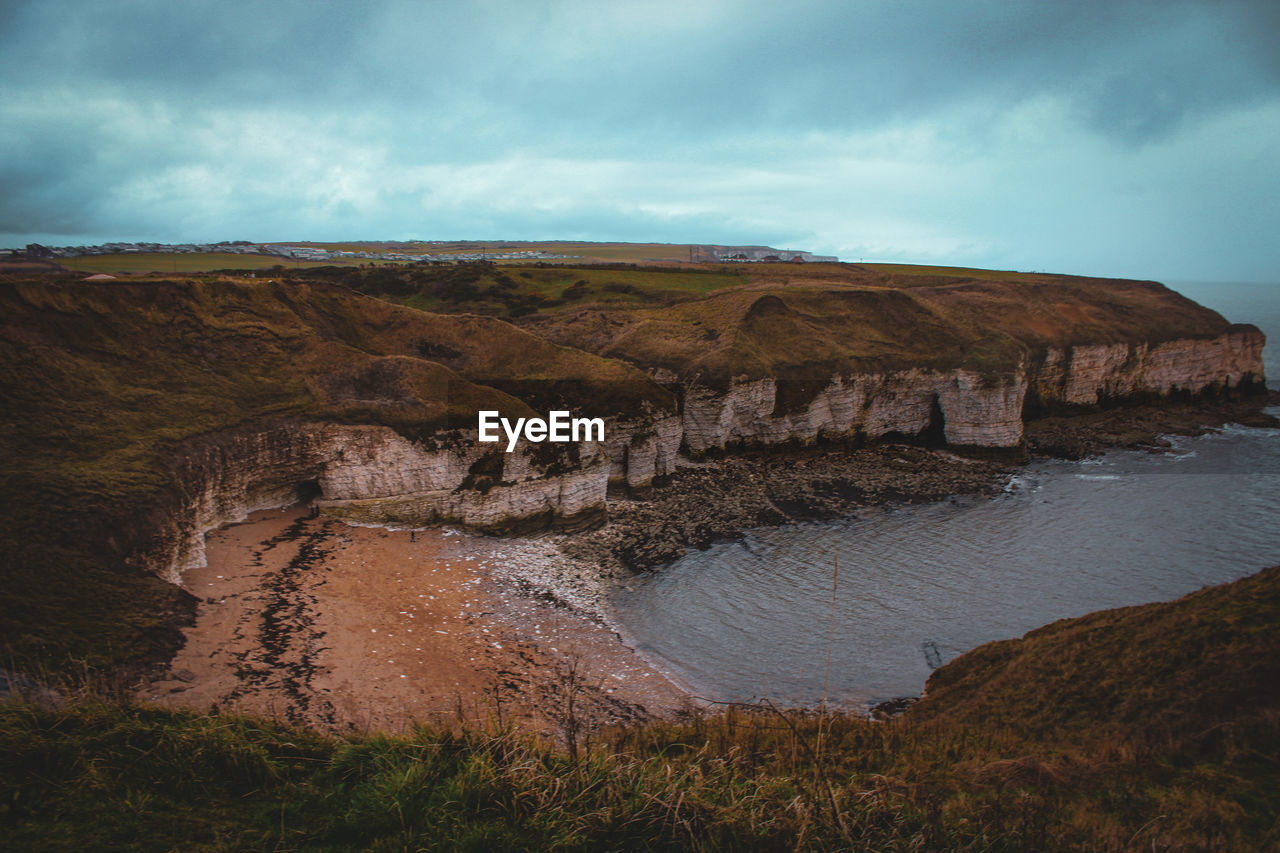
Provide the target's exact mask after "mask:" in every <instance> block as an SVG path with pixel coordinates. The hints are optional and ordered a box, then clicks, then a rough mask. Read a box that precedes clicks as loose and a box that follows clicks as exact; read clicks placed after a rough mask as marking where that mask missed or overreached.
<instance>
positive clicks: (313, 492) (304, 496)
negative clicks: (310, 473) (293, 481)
mask: <svg viewBox="0 0 1280 853" xmlns="http://www.w3.org/2000/svg"><path fill="white" fill-rule="evenodd" d="M295 488H296V494H297V497H298V499H297V503H300V504H309V503H312V502H313V501H315V500H316V499H317V498H322V497H324V490H323V489H321V488H320V481H319V480H303V481H302V482H300V483H298V485H297V486H296V487H295Z"/></svg>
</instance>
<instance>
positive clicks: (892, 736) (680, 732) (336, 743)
mask: <svg viewBox="0 0 1280 853" xmlns="http://www.w3.org/2000/svg"><path fill="white" fill-rule="evenodd" d="M1277 619H1280V569H1271V570H1269V571H1266V572H1263V573H1261V574H1259V575H1256V576H1254V577H1251V578H1246V579H1245V580H1242V581H1239V582H1237V583H1234V584H1229V585H1226V586H1223V587H1218V588H1213V589H1210V590H1206V591H1203V592H1200V593H1196V594H1194V595H1191V596H1188V597H1186V598H1184V599H1181V600H1179V601H1177V602H1173V603H1171V604H1154V605H1147V606H1144V607H1137V608H1126V609H1123V610H1117V611H1106V612H1101V613H1096V614H1093V615H1091V616H1087V617H1084V618H1083V619H1076V620H1068V621H1064V622H1060V623H1057V624H1055V625H1052V626H1049V627H1047V628H1043V629H1041V630H1039V631H1035V632H1033V633H1032V634H1029V635H1028V636H1027V637H1026V638H1024V639H1022V640H1016V641H1011V642H1007V643H997V644H992V645H990V646H984V647H982V648H980V649H978V650H976V651H974V652H971V653H969V654H968V655H963V656H961V657H960V658H958V659H956V660H955V661H953V662H952V663H950V664H949V665H948V666H947V667H945V668H943V669H942V670H940V671H939V672H938V673H937V674H936V675H935V678H934V680H933V682H932V683H931V686H930V696H929V698H928V699H926V700H925V701H923V702H921V703H920V704H918V705H917V706H915V707H914V708H912V709H911V710H910V711H908V713H907V714H906V715H904V716H903V717H900V718H898V719H896V720H893V721H890V722H888V723H872V722H869V721H866V720H862V719H858V718H849V717H837V718H835V719H827V720H825V721H822V720H820V719H819V718H818V717H816V716H813V715H809V716H803V715H799V714H789V715H785V716H784V715H782V714H778V713H774V712H770V711H769V710H767V709H758V710H756V711H749V710H743V709H733V710H730V711H728V712H726V713H719V714H714V715H711V716H706V717H699V718H695V719H692V720H690V721H688V722H685V723H681V724H674V725H673V724H650V725H647V726H643V727H638V728H631V729H626V730H621V731H616V732H612V733H602V734H600V735H597V738H596V746H595V748H594V749H592V750H590V751H589V752H588V753H587V754H585V755H583V756H581V757H580V758H579V760H578V761H576V762H575V761H573V760H571V759H570V758H569V757H568V756H566V755H565V754H564V753H563V752H560V751H557V750H555V749H554V748H552V747H551V746H550V745H549V744H545V743H543V744H539V743H536V742H532V741H529V740H526V739H523V738H520V737H517V736H514V735H512V734H510V733H504V732H496V733H495V732H492V731H489V732H487V733H486V732H482V731H479V730H474V729H473V730H471V731H464V732H462V733H461V734H459V733H456V732H455V733H448V732H443V731H440V730H433V729H423V730H421V731H419V732H417V733H416V734H415V735H413V736H411V737H406V738H393V737H385V736H380V735H375V736H364V737H352V738H348V739H330V738H324V737H320V736H317V735H315V734H313V733H308V732H305V731H298V730H293V729H288V728H283V727H279V726H277V725H274V724H271V723H266V722H261V721H254V720H246V719H237V718H232V717H200V716H195V715H191V714H182V713H172V712H162V711H157V710H154V709H145V708H138V707H132V706H127V705H125V706H120V705H111V704H100V703H96V702H92V701H90V702H81V703H73V704H70V705H68V706H66V707H63V708H62V709H58V710H42V709H40V708H37V707H35V706H31V705H8V706H0V831H3V832H4V833H5V835H4V837H5V838H6V839H7V841H8V842H9V843H10V844H11V845H13V846H14V847H15V848H17V849H25V850H43V849H85V848H97V849H106V848H111V849H122V848H127V847H131V846H136V847H138V848H142V849H171V848H182V849H192V850H194V849H210V850H213V849H268V848H271V849H274V848H288V849H299V848H305V849H318V850H348V849H361V850H368V849H375V850H383V849H385V850H392V849H422V850H435V849H439V850H502V849H513V850H514V849H521V850H523V849H552V848H554V849H565V850H640V849H670V850H685V849H777V850H790V849H815V850H834V849H868V850H972V851H978V850H983V851H1024V850H1085V849H1088V850H1135V851H1136V850H1153V849H1154V850H1167V851H1181V850H1264V849H1275V847H1276V845H1277V844H1280V824H1278V823H1277V803H1280V797H1278V796H1277V795H1278V794H1280V764H1277V762H1276V760H1275V756H1276V755H1277V754H1280V702H1278V701H1277V699H1278V698H1280V697H1278V696H1277V691H1276V688H1275V684H1276V683H1277V679H1276V676H1277V673H1276V663H1275V661H1276V660H1277V652H1280V649H1278V648H1277V645H1278V640H1277V632H1276V630H1275V626H1276V624H1277Z"/></svg>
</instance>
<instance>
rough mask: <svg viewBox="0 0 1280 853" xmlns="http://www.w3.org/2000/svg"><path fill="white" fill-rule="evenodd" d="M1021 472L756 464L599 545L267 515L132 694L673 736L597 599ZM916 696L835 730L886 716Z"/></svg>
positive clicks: (331, 716)
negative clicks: (622, 726) (162, 664)
mask: <svg viewBox="0 0 1280 853" xmlns="http://www.w3.org/2000/svg"><path fill="white" fill-rule="evenodd" d="M1278 398H1280V395H1278V394H1277V393H1276V392H1271V394H1270V395H1269V397H1267V398H1263V399H1258V398H1254V399H1252V400H1247V401H1240V402H1237V403H1234V404H1232V403H1225V404H1224V403H1222V402H1216V403H1215V404H1213V405H1207V404H1205V403H1203V402H1202V403H1199V404H1182V405H1179V406H1174V407H1167V406H1166V407H1151V406H1135V407H1125V408H1118V409H1113V410H1103V411H1099V412H1092V413H1086V414H1082V415H1071V416H1066V417H1063V416H1058V417H1053V418H1045V419H1041V420H1037V421H1032V422H1030V423H1029V424H1028V428H1027V432H1028V436H1027V443H1028V448H1029V449H1030V450H1031V452H1032V453H1033V457H1032V458H1034V457H1047V456H1048V457H1056V458H1082V457H1083V456H1087V455H1091V454H1094V453H1098V452H1102V451H1105V450H1109V449H1117V448H1122V447H1128V448H1139V449H1147V450H1151V451H1159V450H1161V449H1162V447H1163V446H1167V442H1162V440H1161V439H1160V437H1159V436H1160V435H1161V434H1180V435H1196V434H1201V433H1203V432H1205V431H1206V430H1208V429H1213V428H1216V427H1215V426H1206V424H1207V423H1212V422H1216V423H1217V425H1222V424H1225V423H1231V422H1236V423H1245V424H1246V425H1254V426H1265V425H1271V426H1276V425H1280V422H1277V421H1276V419H1275V418H1272V417H1271V416H1269V415H1266V414H1263V413H1262V411H1261V409H1262V408H1263V407H1264V406H1266V405H1272V404H1275V403H1276V402H1278ZM1023 464H1025V463H1024V462H1021V461H1020V462H1018V463H1017V464H1011V463H1010V462H1009V461H1007V460H1006V461H1003V462H1002V461H998V460H996V459H990V458H977V457H971V456H961V455H959V454H957V453H954V452H951V451H948V450H939V449H927V448H923V447H920V446H916V445H908V444H884V445H876V446H873V447H864V448H858V449H850V448H846V447H841V446H839V445H834V446H821V445H819V446H810V447H799V448H795V447H792V448H770V449H751V450H746V451H743V452H740V453H736V454H732V455H726V456H723V457H719V458H717V459H713V460H708V461H702V462H688V463H686V464H685V465H684V466H682V467H681V468H680V469H679V470H678V471H677V472H676V473H675V474H674V475H672V476H671V477H670V478H669V480H668V481H667V482H666V483H664V484H662V485H660V486H658V487H655V488H654V489H652V490H650V491H649V492H648V493H647V494H646V495H644V496H642V497H640V498H638V499H626V500H620V501H617V502H615V503H613V504H612V506H613V507H614V508H615V509H614V511H613V512H611V514H610V518H609V520H608V522H607V523H606V524H605V525H604V526H602V527H600V528H597V529H595V530H591V531H584V532H578V533H560V534H552V533H548V534H543V535H541V536H532V537H518V538H512V539H501V538H496V537H484V536H476V535H472V534H467V533H462V532H459V531H453V530H448V529H441V528H425V529H412V530H411V529H408V528H382V527H376V526H362V525H350V524H347V523H345V522H341V521H338V520H335V519H327V518H324V517H320V518H311V517H309V507H304V506H302V505H295V506H294V507H290V508H286V509H284V510H264V511H261V512H258V513H254V514H253V515H252V516H251V517H250V518H249V519H247V520H246V521H244V522H240V523H238V524H233V525H228V526H226V527H223V528H220V529H219V530H217V531H214V532H211V533H210V534H209V536H208V546H209V561H208V564H207V565H206V566H205V567H202V568H199V569H190V570H188V571H187V572H186V573H185V574H184V577H183V586H184V588H187V589H188V590H190V591H191V592H193V593H194V594H196V595H197V596H199V597H200V598H201V601H200V604H199V606H198V613H197V616H196V619H195V624H194V625H192V626H190V627H188V628H187V629H185V630H184V636H185V637H186V643H185V645H184V647H183V648H182V649H181V650H180V651H179V652H178V653H177V654H176V655H174V657H173V659H172V660H171V661H170V662H169V663H168V666H167V667H166V668H165V669H164V671H163V673H159V672H158V673H156V674H155V677H153V678H152V679H150V680H149V681H148V682H146V683H145V684H144V686H143V687H142V688H141V689H140V691H139V695H141V696H144V697H146V698H149V699H152V700H153V701H157V702H159V703H161V704H165V705H170V706H181V707H192V708H212V709H215V710H217V709H229V708H234V709H238V710H248V711H254V712H259V713H266V714H268V715H271V716H277V717H283V718H284V719H287V720H290V721H294V722H303V723H306V724H308V725H312V726H315V727H318V728H322V729H327V730H331V731H350V730H374V729H386V730H400V731H403V730H406V729H407V728H409V727H411V726H412V725H413V724H414V723H415V722H417V721H429V722H434V723H437V724H446V725H453V724H458V725H468V724H474V723H477V722H479V723H482V724H485V725H492V724H497V725H498V726H504V725H515V726H516V727H518V728H520V729H522V730H526V731H531V732H535V733H539V734H542V735H545V736H548V737H552V738H556V737H560V738H562V739H563V737H564V736H565V731H566V728H565V727H566V725H567V724H568V721H567V719H566V715H565V713H564V709H565V707H566V702H567V701H568V697H569V694H570V693H572V694H573V696H574V702H573V703H571V705H573V706H576V709H575V710H574V711H573V712H572V713H573V714H575V715H576V716H577V717H578V718H579V719H578V720H577V721H576V722H575V723H573V724H574V725H575V726H578V727H579V731H582V732H586V733H587V734H588V736H589V733H590V732H591V731H592V730H594V729H595V728H598V727H600V726H604V725H611V724H619V723H626V722H635V721H639V720H644V719H650V718H671V717H673V716H678V715H680V714H682V713H688V712H689V711H690V710H691V709H692V708H694V707H696V705H698V704H704V703H705V701H706V700H701V699H699V698H698V697H696V696H694V695H693V693H692V686H691V685H687V684H681V683H679V681H678V679H676V677H675V676H673V675H672V674H671V673H668V672H664V671H663V669H662V667H661V666H660V665H659V664H658V663H657V662H655V661H652V660H649V659H648V658H647V657H646V656H645V655H644V654H643V653H642V652H640V651H638V650H636V649H635V648H633V647H632V646H631V645H630V644H629V643H628V642H627V639H626V637H625V636H624V634H623V632H622V631H621V630H620V629H619V628H618V627H617V624H616V622H615V620H614V619H613V618H612V613H611V608H610V606H609V599H610V596H611V594H612V592H613V591H614V590H616V588H617V587H619V586H622V585H625V584H626V583H627V580H628V579H629V578H631V577H633V576H635V575H636V574H637V573H639V572H643V571H648V570H655V569H659V568H660V567H661V566H665V565H668V564H670V563H671V562H673V561H674V560H675V559H678V558H679V557H680V556H681V555H682V554H683V553H685V550H686V549H687V548H705V547H707V546H709V545H710V544H712V543H714V542H717V541H724V540H727V539H732V538H735V537H736V536H739V535H741V533H742V532H743V531H745V530H747V529H750V528H752V527H760V526H769V525H780V524H787V523H795V522H806V521H820V520H824V519H830V518H837V517H848V516H850V515H856V514H857V513H858V512H861V511H865V510H867V509H871V508H875V507H881V506H886V505H892V504H910V503H917V502H922V501H926V502H932V501H937V500H947V499H953V498H956V497H959V496H963V495H973V496H978V497H989V496H992V495H995V494H998V493H999V492H1000V491H1001V490H1002V488H1003V487H1004V485H1005V483H1007V480H1008V477H1009V476H1011V475H1012V474H1013V473H1015V472H1016V470H1018V469H1020V468H1022V467H1023ZM406 582H407V583H408V584H409V587H408V588H409V589H411V590H412V592H411V593H410V594H408V595H407V596H406V595H405V594H404V590H405V589H406V586H405V585H406ZM420 618H421V619H422V620H423V621H418V620H419V619H420ZM397 624H398V625H399V627H400V631H401V636H400V638H399V640H398V641H397V640H396V638H395V636H394V635H395V633H396V632H395V631H394V630H392V627H393V626H394V625H397ZM428 625H431V626H434V627H426V626H428ZM544 627H546V628H547V629H548V630H547V632H546V633H544V632H543V628H544ZM380 628H381V629H382V637H381V638H378V630H379V629H380ZM413 628H419V633H418V635H417V637H415V638H414V642H415V643H417V645H412V647H411V646H410V645H409V644H407V642H406V640H407V638H408V634H410V633H413ZM424 632H430V633H429V634H426V636H428V640H429V641H430V642H426V641H423V640H422V639H421V638H422V637H423V636H424ZM432 635H434V636H432ZM379 646H382V647H383V648H382V650H381V653H379ZM388 646H390V647H392V648H390V649H389V648H387V647H388ZM411 648H412V651H411V650H410V649H411ZM424 649H425V651H424ZM392 654H398V655H399V657H393V656H392ZM397 660H399V661H400V663H399V664H397V663H396V661H397ZM406 660H407V661H408V662H407V663H406ZM401 670H405V671H401ZM909 698H911V699H912V700H913V697H895V698H894V699H892V700H890V702H888V703H881V704H882V705H886V704H887V705H892V706H894V707H893V708H892V710H890V709H888V708H882V707H881V706H876V707H869V708H865V709H852V708H851V709H845V710H861V711H863V712H865V713H867V714H869V715H871V716H873V717H876V718H879V717H882V716H889V715H892V714H893V713H896V712H897V711H900V710H901V709H902V708H904V707H905V706H906V704H909V702H908V701H906V700H907V699H909Z"/></svg>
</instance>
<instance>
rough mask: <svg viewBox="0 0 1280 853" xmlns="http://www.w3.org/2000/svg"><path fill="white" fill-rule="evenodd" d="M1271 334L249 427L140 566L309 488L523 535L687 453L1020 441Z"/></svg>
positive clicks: (1182, 382) (193, 465) (194, 560)
mask: <svg viewBox="0 0 1280 853" xmlns="http://www.w3.org/2000/svg"><path fill="white" fill-rule="evenodd" d="M1263 343H1264V338H1263V336H1262V334H1261V333H1260V332H1258V331H1257V330H1256V329H1252V328H1251V327H1235V328H1233V329H1232V330H1230V331H1228V332H1226V333H1225V334H1223V335H1221V336H1219V337H1216V338H1211V339H1202V340H1200V339H1197V340H1175V341H1166V342H1161V343H1156V344H1145V343H1137V344H1129V343H1123V342H1121V343H1110V344H1096V345H1082V346H1075V347H1072V348H1070V349H1066V350H1059V349H1048V350H1046V351H1044V352H1041V353H1032V354H1029V355H1028V356H1027V357H1026V358H1024V360H1023V362H1022V364H1020V365H1019V366H1018V368H1017V369H1016V370H1014V371H1011V372H1009V373H1007V374H1004V375H987V374H980V373H977V372H975V371H972V370H966V369H963V368H960V369H954V370H921V369H911V370H904V371H897V372H886V373H868V374H858V375H852V376H840V375H835V376H832V377H831V378H830V380H829V381H827V382H826V385H825V387H822V388H820V389H819V390H817V391H816V393H811V394H808V395H807V396H806V395H801V396H798V397H797V396H796V395H794V394H793V395H790V397H791V398H793V399H789V398H788V395H787V394H782V395H780V393H779V388H780V386H779V381H778V380H775V379H772V378H764V379H751V380H741V381H735V382H733V383H731V384H730V386H729V387H728V388H727V389H726V390H713V389H711V388H707V387H705V386H701V385H698V384H696V383H688V384H685V385H683V386H682V393H683V406H682V411H681V412H680V413H679V414H675V413H656V415H655V416H654V417H651V418H649V419H647V420H644V421H637V422H624V421H619V420H617V419H610V420H608V422H607V427H606V431H605V441H603V442H600V443H594V442H587V443H583V444H581V445H577V446H574V447H572V448H570V446H568V445H546V444H543V445H531V444H529V443H528V442H524V441H521V443H520V444H519V445H518V446H517V448H516V450H515V452H512V453H505V452H503V451H504V447H503V446H499V445H494V444H482V443H480V442H479V441H478V440H477V437H476V433H475V431H474V430H472V431H469V432H467V431H461V432H459V431H454V432H450V433H445V434H441V435H437V436H435V437H434V439H433V441H432V442H431V443H430V446H427V445H423V444H418V443H414V442H411V441H409V440H408V439H406V438H404V437H403V436H401V435H399V434H398V433H396V432H395V431H394V430H392V429H390V428H388V427H382V426H348V425H338V424H330V423H310V422H296V423H288V424H277V425H275V426H272V427H269V428H262V429H257V430H254V429H247V428H245V429H240V430H236V431H230V432H226V433H222V434H217V435H212V436H207V437H205V438H204V439H202V440H199V441H196V442H191V443H189V444H188V445H187V446H186V448H185V449H184V451H183V452H182V453H181V454H180V455H179V457H178V458H177V459H176V461H175V472H176V475H177V476H176V479H177V481H178V483H179V484H180V486H179V492H180V494H179V495H178V496H177V498H176V504H177V505H176V506H175V507H173V508H172V511H171V512H168V513H166V517H165V519H164V521H163V522H162V523H161V524H160V527H159V530H158V531H157V532H156V534H155V535H154V536H153V537H152V539H151V541H150V543H149V544H148V545H147V546H145V547H144V548H142V549H141V550H140V551H138V552H137V553H135V555H134V558H133V561H134V562H135V563H136V564H138V565H144V566H147V567H150V568H152V569H155V570H157V571H159V572H161V573H162V574H165V575H166V576H168V577H169V578H170V579H173V580H177V578H178V577H179V575H180V574H181V572H182V570H183V569H185V568H187V567H190V566H194V565H199V564H201V563H202V562H203V561H204V536H205V534H206V533H207V532H208V531H210V530H212V529H214V528H216V527H218V526H219V525H222V524H225V523H228V522H232V521H237V520H240V519H242V518H244V517H245V515H247V514H248V513H249V512H251V511H253V510H255V509H262V508H267V507H275V506H282V505H285V504H288V503H290V502H292V501H294V500H296V499H297V497H298V496H299V494H300V489H301V488H302V487H303V486H304V485H305V486H309V487H310V488H311V489H312V491H313V493H315V492H318V494H319V500H318V504H319V506H320V507H321V508H322V510H323V511H324V512H325V513H328V514H331V515H334V516H337V517H341V518H344V519H347V520H350V521H356V522H366V523H376V524H406V525H424V524H456V525H460V526H465V527H470V528H474V529H478V530H486V531H495V532H526V531H529V530H531V529H535V528H560V529H575V528H580V527H583V526H588V525H592V524H596V523H598V522H600V521H601V520H602V519H603V518H604V517H605V513H606V506H607V501H608V492H609V486H610V484H611V483H612V484H613V485H615V486H625V487H626V488H628V489H631V490H637V489H644V488H646V487H648V486H650V485H651V484H652V483H653V481H654V480H655V479H656V478H660V477H662V476H664V475H667V474H670V473H671V472H672V471H674V470H675V467H676V464H677V458H678V455H679V453H680V452H681V451H682V449H683V450H684V451H686V452H689V453H693V454H699V453H704V452H706V451H709V450H717V449H722V448H725V447H728V446H731V445H734V444H756V445H762V444H763V445H769V444H779V443H782V442H788V441H801V442H807V441H812V440H814V439H816V438H819V437H830V438H841V437H865V438H876V437H880V436H885V435H889V434H894V433H896V434H902V435H908V436H909V435H916V434H920V433H922V432H924V431H926V430H930V429H933V430H935V431H939V430H940V432H941V435H942V436H943V437H944V438H945V441H946V442H947V443H948V444H950V445H956V446H974V447H989V448H1010V447H1017V446H1018V445H1019V444H1020V443H1021V442H1022V439H1023V420H1022V416H1023V405H1024V401H1025V400H1026V398H1027V396H1028V393H1029V392H1032V393H1034V394H1035V395H1036V397H1037V399H1038V400H1039V401H1040V402H1041V403H1042V404H1066V405H1093V404H1097V403H1099V402H1101V401H1105V400H1109V399H1116V398H1126V397H1134V396H1136V395H1152V394H1155V395H1160V394H1169V393H1171V392H1175V391H1185V392H1192V393H1195V392H1200V391H1204V390H1206V389H1209V388H1212V387H1219V388H1235V387H1237V386H1239V385H1241V384H1243V383H1247V382H1261V380H1262V378H1263V370H1262V346H1263ZM780 403H781V404H780ZM592 414H593V415H594V414H595V413H592Z"/></svg>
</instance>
